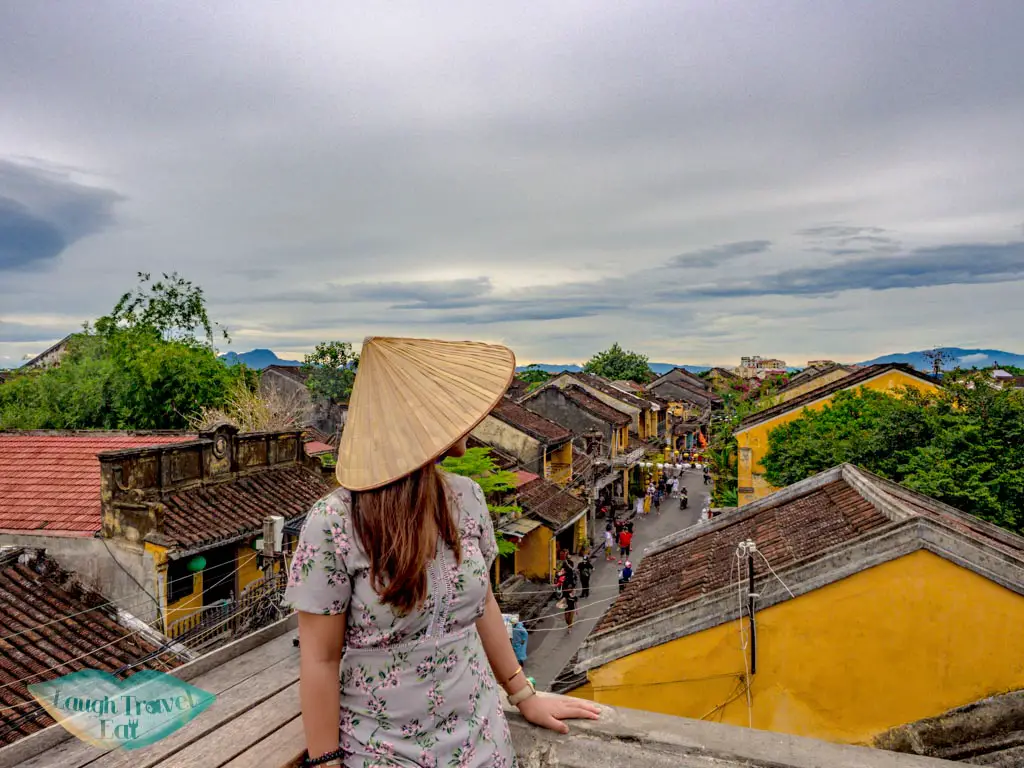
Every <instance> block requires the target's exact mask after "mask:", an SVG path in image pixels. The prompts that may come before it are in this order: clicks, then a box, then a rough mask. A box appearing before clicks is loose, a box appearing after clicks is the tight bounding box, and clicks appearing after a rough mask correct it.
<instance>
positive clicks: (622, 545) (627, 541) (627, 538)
mask: <svg viewBox="0 0 1024 768" xmlns="http://www.w3.org/2000/svg"><path fill="white" fill-rule="evenodd" d="M632 543H633V532H632V531H631V530H629V529H628V528H627V529H626V530H624V531H623V532H622V533H620V534H619V557H626V556H627V555H629V548H630V546H631V545H632Z"/></svg>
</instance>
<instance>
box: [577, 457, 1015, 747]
mask: <svg viewBox="0 0 1024 768" xmlns="http://www.w3.org/2000/svg"><path fill="white" fill-rule="evenodd" d="M748 542H752V544H753V548H751V547H750V546H749V545H748ZM751 563H752V568H753V590H750V588H749V582H748V577H749V575H750V570H749V569H750V568H751ZM769 567H770V568H769ZM770 569H771V570H770ZM772 571H774V573H773V572H772ZM751 604H753V618H751V610H750V606H751ZM1022 622H1024V539H1022V538H1020V537H1018V536H1015V535H1013V534H1010V533H1008V532H1006V531H1003V530H1001V529H999V528H996V527H994V526H992V525H989V524H987V523H985V522H983V521H981V520H978V519H977V518H974V517H972V516H970V515H966V514H964V513H961V512H959V511H957V510H955V509H953V508H951V507H948V506H946V505H944V504H941V503H939V502H936V501H935V500H933V499H930V498H928V497H926V496H922V495H920V494H917V493H914V492H912V491H909V490H907V489H905V488H903V487H901V486H899V485H897V484H895V483H890V482H888V481H885V480H882V479H881V478H878V477H876V476H874V475H872V474H870V473H867V472H864V471H861V470H858V469H856V468H854V467H852V466H849V465H843V466H840V467H836V468H834V469H832V470H829V471H827V472H824V473H822V474H820V475H817V476H815V477H812V478H808V479H807V480H803V481H801V482H799V483H796V484H794V485H792V486H790V487H788V488H786V489H784V490H782V491H778V492H776V493H774V494H772V495H771V496H769V497H767V498H765V499H761V500H759V501H755V502H753V503H751V504H749V505H747V506H746V507H743V508H740V509H737V510H734V511H732V512H727V513H725V514H723V515H722V516H721V517H719V518H717V519H714V520H713V521H712V522H710V523H709V524H706V525H700V526H694V527H692V528H689V529H687V530H684V531H680V532H679V533H677V534H674V535H673V536H669V537H666V538H665V539H662V540H661V541H658V542H654V543H653V545H652V547H651V550H650V551H649V552H648V554H647V555H646V557H645V558H644V560H643V562H642V564H641V565H640V567H639V570H638V571H637V573H636V574H635V575H634V577H633V581H632V582H631V583H630V585H629V586H628V587H627V588H626V590H625V592H624V593H623V594H622V595H621V596H620V597H619V599H618V600H617V601H616V603H615V604H614V605H613V607H612V608H611V610H610V611H609V612H608V613H607V614H606V615H605V617H604V618H603V619H602V621H601V623H600V624H599V625H598V627H597V628H596V630H595V631H594V632H593V633H592V634H591V635H590V637H588V639H587V640H586V642H585V643H584V645H583V646H582V647H581V648H580V650H579V652H578V654H577V657H576V659H575V660H574V661H573V662H572V663H571V665H570V667H569V668H567V669H566V670H565V671H564V672H563V674H562V675H561V676H560V679H561V680H563V681H565V683H564V685H563V686H562V687H561V690H562V691H566V690H571V692H572V694H573V695H575V696H579V697H582V698H587V699H592V700H594V701H598V702H600V703H602V704H610V705H617V706H623V707H631V708H636V709H646V710H650V711H654V712H662V713H666V714H672V715H680V716H683V717H689V718H699V719H712V720H718V721H722V722H725V723H730V724H733V725H741V726H748V725H749V726H752V727H754V728H757V729H763V730H772V731H781V732H784V733H791V734H797V735H801V736H812V737H816V738H822V739H826V740H830V741H836V742H845V743H860V744H870V743H872V742H873V741H874V740H875V739H876V738H877V737H879V736H880V735H881V734H884V733H885V732H887V731H888V730H889V729H891V728H894V727H897V726H900V725H903V724H906V723H912V722H915V721H918V720H921V719H922V718H928V717H933V716H936V715H939V714H941V713H944V712H946V711H947V710H950V709H952V708H955V707H960V706H963V705H967V704H970V703H972V702H975V701H978V700H980V699H983V698H985V697H988V696H991V695H994V694H999V693H1004V692H1007V691H1014V690H1019V689H1021V688H1024V657H1022V655H1021V653H1020V648H1019V645H1020V643H1019V632H1020V626H1021V624H1022ZM748 693H749V698H748ZM748 702H749V703H748Z"/></svg>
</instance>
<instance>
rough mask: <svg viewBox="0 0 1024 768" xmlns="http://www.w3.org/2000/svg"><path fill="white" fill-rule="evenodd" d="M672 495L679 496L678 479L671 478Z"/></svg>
mask: <svg viewBox="0 0 1024 768" xmlns="http://www.w3.org/2000/svg"><path fill="white" fill-rule="evenodd" d="M672 495H673V496H678V495H679V478H678V477H673V478H672Z"/></svg>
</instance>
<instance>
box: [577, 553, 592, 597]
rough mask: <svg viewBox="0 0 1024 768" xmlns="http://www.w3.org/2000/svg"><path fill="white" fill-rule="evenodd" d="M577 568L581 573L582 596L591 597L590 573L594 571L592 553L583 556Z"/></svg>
mask: <svg viewBox="0 0 1024 768" xmlns="http://www.w3.org/2000/svg"><path fill="white" fill-rule="evenodd" d="M576 570H577V571H578V572H579V575H580V587H581V590H580V598H582V599H584V600H586V599H587V598H588V597H590V574H592V573H593V572H594V564H593V563H592V562H590V555H584V556H583V560H582V562H580V564H579V567H577V569H576Z"/></svg>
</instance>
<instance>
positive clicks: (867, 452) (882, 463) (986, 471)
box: [763, 375, 1024, 532]
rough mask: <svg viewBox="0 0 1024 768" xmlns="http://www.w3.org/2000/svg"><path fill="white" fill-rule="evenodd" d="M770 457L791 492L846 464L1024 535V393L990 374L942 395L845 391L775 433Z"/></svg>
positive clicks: (772, 476)
mask: <svg viewBox="0 0 1024 768" xmlns="http://www.w3.org/2000/svg"><path fill="white" fill-rule="evenodd" d="M768 444H769V450H768V454H767V455H766V457H765V459H764V462H763V463H764V467H765V472H766V474H765V476H766V478H767V479H768V481H769V482H770V483H772V485H776V486H785V485H789V484H791V483H794V482H797V481H798V480H802V479H804V478H806V477H810V476H811V475H813V474H815V473H817V472H821V471H823V470H826V469H828V468H830V467H833V466H835V465H837V464H841V463H843V462H849V463H852V464H856V465H858V466H861V467H863V468H865V469H867V470H869V471H871V472H875V473H876V474H878V475H881V476H882V477H885V478H888V479H890V480H894V481H896V482H899V483H902V484H903V485H905V486H907V487H908V488H911V489H913V490H916V491H919V492H920V493H924V494H927V495H928V496H931V497H933V498H936V499H938V500H939V501H943V502H945V503H947V504H949V505H951V506H953V507H956V508H958V509H961V510H963V511H965V512H969V513H971V514H974V515H977V516H978V517H980V518H982V519H984V520H988V521H989V522H992V523H995V524H996V525H1000V526H1003V527H1004V528H1008V529H1010V530H1013V531H1017V532H1021V531H1024V392H1021V391H1020V390H1012V389H1003V390H998V389H995V388H994V387H992V386H991V384H990V383H989V382H988V381H986V380H985V376H984V375H977V376H971V377H966V378H964V379H962V380H960V381H958V382H955V383H953V384H950V385H948V386H947V387H946V388H944V389H943V390H942V391H941V392H940V393H939V394H923V393H921V392H919V391H918V390H915V389H908V390H906V391H904V392H902V393H900V394H899V395H892V394H887V393H882V392H876V391H874V390H869V389H861V390H860V391H842V392H838V393H837V394H836V395H835V397H833V399H832V401H831V403H829V404H827V405H826V406H824V407H823V408H822V409H820V410H817V411H805V412H804V414H803V415H802V416H801V417H800V418H798V419H796V420H794V421H791V422H789V423H788V424H784V425H782V426H780V427H778V428H777V429H774V430H772V432H771V433H770V434H769V437H768Z"/></svg>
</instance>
